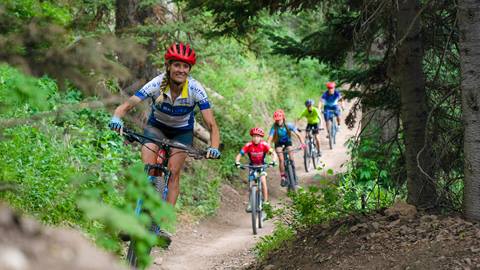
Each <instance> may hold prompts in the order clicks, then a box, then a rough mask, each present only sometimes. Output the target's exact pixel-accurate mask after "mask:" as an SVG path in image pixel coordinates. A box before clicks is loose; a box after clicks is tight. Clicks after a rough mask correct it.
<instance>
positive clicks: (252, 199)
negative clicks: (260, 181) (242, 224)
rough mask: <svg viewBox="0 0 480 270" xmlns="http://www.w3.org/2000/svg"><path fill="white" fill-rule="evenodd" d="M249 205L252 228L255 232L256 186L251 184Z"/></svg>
mask: <svg viewBox="0 0 480 270" xmlns="http://www.w3.org/2000/svg"><path fill="white" fill-rule="evenodd" d="M250 205H251V206H252V230H253V234H257V187H256V186H252V188H251V190H250Z"/></svg>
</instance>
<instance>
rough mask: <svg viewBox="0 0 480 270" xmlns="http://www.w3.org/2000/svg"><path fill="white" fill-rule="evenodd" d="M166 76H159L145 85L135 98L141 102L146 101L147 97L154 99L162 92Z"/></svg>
mask: <svg viewBox="0 0 480 270" xmlns="http://www.w3.org/2000/svg"><path fill="white" fill-rule="evenodd" d="M163 76H164V74H161V75H158V76H157V77H155V78H153V80H151V81H149V82H148V83H147V84H145V85H144V86H143V87H142V88H140V90H138V91H137V92H136V93H135V96H136V97H138V98H140V99H141V100H144V99H146V98H147V97H152V96H154V95H155V94H156V93H158V92H160V85H161V84H162V80H163Z"/></svg>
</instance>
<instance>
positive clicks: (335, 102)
mask: <svg viewBox="0 0 480 270" xmlns="http://www.w3.org/2000/svg"><path fill="white" fill-rule="evenodd" d="M326 86H327V91H325V92H324V93H323V94H322V97H321V98H320V102H319V103H318V109H319V110H323V117H324V119H325V127H326V128H327V130H330V124H329V121H328V119H330V118H331V117H333V116H332V115H331V114H332V113H333V114H334V116H335V117H336V119H337V125H338V130H339V129H340V106H341V108H342V110H343V101H342V95H341V94H340V92H339V91H338V90H337V89H336V88H335V86H336V85H335V82H328V83H327V84H326ZM339 104H340V106H339Z"/></svg>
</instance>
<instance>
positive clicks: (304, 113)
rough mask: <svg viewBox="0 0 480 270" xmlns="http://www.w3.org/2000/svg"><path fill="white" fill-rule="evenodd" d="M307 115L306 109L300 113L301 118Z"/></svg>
mask: <svg viewBox="0 0 480 270" xmlns="http://www.w3.org/2000/svg"><path fill="white" fill-rule="evenodd" d="M306 116H307V110H304V111H303V112H302V114H300V117H299V118H303V117H306Z"/></svg>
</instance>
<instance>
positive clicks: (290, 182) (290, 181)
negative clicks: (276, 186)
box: [287, 161, 297, 192]
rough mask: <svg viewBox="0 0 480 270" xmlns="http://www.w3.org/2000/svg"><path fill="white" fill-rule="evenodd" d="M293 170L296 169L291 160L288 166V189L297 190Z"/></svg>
mask: <svg viewBox="0 0 480 270" xmlns="http://www.w3.org/2000/svg"><path fill="white" fill-rule="evenodd" d="M293 170H294V169H293V164H292V163H291V162H290V161H289V162H288V166H287V178H288V186H287V190H288V191H293V192H295V191H296V190H297V185H296V184H295V182H296V181H295V174H294V171H293Z"/></svg>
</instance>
